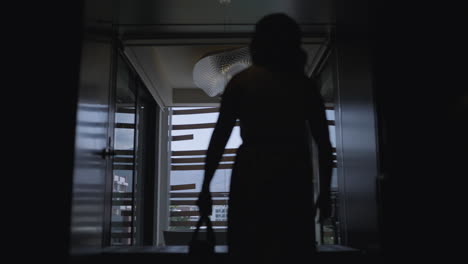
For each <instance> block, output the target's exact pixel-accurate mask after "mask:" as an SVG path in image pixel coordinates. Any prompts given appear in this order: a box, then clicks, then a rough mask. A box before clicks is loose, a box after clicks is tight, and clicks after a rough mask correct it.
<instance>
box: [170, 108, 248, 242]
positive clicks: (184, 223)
mask: <svg viewBox="0 0 468 264" xmlns="http://www.w3.org/2000/svg"><path fill="white" fill-rule="evenodd" d="M218 115H219V112H218V108H212V107H211V108H210V107H191V108H189V107H174V108H172V130H171V131H172V133H171V137H172V142H171V150H172V155H171V175H170V185H171V192H170V222H169V231H190V230H191V229H194V228H195V226H196V223H197V220H198V218H199V213H198V207H197V206H196V205H195V201H196V199H197V198H198V193H199V192H200V190H201V185H202V182H203V175H204V166H205V156H206V150H207V149H208V145H209V141H210V139H211V134H212V133H213V130H214V125H215V123H216V121H217V119H218ZM241 143H242V142H241V138H240V131H239V127H238V126H236V127H234V129H233V131H232V134H231V137H230V139H229V141H228V143H227V145H226V150H225V153H224V155H223V159H222V160H221V163H220V165H219V167H218V170H217V171H216V173H215V176H214V177H213V180H212V183H211V192H212V195H213V212H212V215H211V220H212V221H213V226H214V228H215V229H218V231H222V230H225V229H226V228H227V201H228V194H229V184H230V180H231V178H230V177H231V171H232V166H233V164H234V159H235V151H236V149H237V148H238V147H239V146H240V144H241ZM173 237H175V236H173ZM186 242H187V240H186V239H185V240H183V239H181V240H177V239H175V240H172V239H171V234H170V232H169V233H167V234H166V243H167V244H185V243H186Z"/></svg>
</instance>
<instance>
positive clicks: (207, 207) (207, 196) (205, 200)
mask: <svg viewBox="0 0 468 264" xmlns="http://www.w3.org/2000/svg"><path fill="white" fill-rule="evenodd" d="M197 206H198V209H199V211H200V216H210V215H211V212H212V211H213V201H212V199H211V192H209V191H208V190H202V191H201V192H200V194H199V195H198V200H197Z"/></svg>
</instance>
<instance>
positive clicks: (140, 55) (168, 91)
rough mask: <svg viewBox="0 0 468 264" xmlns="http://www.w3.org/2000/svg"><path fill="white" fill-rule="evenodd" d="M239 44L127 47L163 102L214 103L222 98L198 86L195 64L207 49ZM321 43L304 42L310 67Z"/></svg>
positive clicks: (130, 56)
mask: <svg viewBox="0 0 468 264" xmlns="http://www.w3.org/2000/svg"><path fill="white" fill-rule="evenodd" d="M235 47H241V46H238V45H196V46H133V47H127V48H126V50H125V53H126V54H127V56H128V57H129V59H130V61H131V63H132V64H133V66H134V67H135V68H136V70H137V72H139V75H140V76H141V77H142V79H143V82H145V84H146V86H147V87H148V88H149V90H150V92H151V93H152V94H153V96H155V97H156V99H157V100H158V101H159V103H160V104H161V105H163V106H166V107H171V106H214V105H217V104H218V99H216V98H211V97H208V96H207V95H206V94H204V92H203V91H202V90H201V89H200V88H198V87H196V86H195V84H194V81H193V67H194V66H195V64H196V63H197V62H198V60H199V59H201V58H202V57H203V56H205V55H206V54H207V53H210V52H213V51H217V50H222V49H226V48H235ZM320 47H321V45H319V44H308V45H303V48H304V49H305V50H306V51H307V53H308V63H307V65H308V66H307V67H308V68H310V67H311V65H312V64H313V62H314V61H315V60H314V58H315V56H316V54H317V52H318V51H319V49H320ZM315 59H316V58H315ZM307 67H306V68H307ZM186 97H189V99H188V98H186ZM190 98H191V99H193V100H190Z"/></svg>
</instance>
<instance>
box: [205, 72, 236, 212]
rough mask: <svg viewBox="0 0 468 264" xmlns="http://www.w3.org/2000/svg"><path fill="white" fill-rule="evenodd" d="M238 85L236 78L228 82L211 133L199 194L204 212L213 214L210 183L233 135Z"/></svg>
mask: <svg viewBox="0 0 468 264" xmlns="http://www.w3.org/2000/svg"><path fill="white" fill-rule="evenodd" d="M236 88H237V87H235V85H234V79H233V80H231V82H229V83H228V85H227V86H226V89H225V90H224V93H223V95H222V98H221V107H220V111H219V117H218V121H217V122H216V126H215V129H214V131H213V134H212V135H211V140H210V144H209V146H208V151H207V153H206V159H205V176H204V179H203V184H202V191H201V193H200V196H199V201H198V206H199V207H200V211H201V212H202V213H206V214H208V215H210V214H211V206H212V205H211V195H210V183H211V180H212V179H213V176H214V174H215V172H216V169H217V168H218V164H219V161H220V160H221V158H222V156H223V153H224V148H225V146H226V144H227V142H228V140H229V137H230V136H231V132H232V129H233V127H234V125H235V123H236V120H237V111H236V108H237V107H236V104H237V97H238V96H237V95H236V94H237V91H235V89H236Z"/></svg>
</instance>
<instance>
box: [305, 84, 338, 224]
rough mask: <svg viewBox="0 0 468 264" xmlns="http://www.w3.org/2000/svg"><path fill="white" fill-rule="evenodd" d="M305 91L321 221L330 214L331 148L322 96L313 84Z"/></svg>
mask: <svg viewBox="0 0 468 264" xmlns="http://www.w3.org/2000/svg"><path fill="white" fill-rule="evenodd" d="M307 91H308V93H307V96H306V98H307V102H306V105H308V106H309V107H307V109H308V113H307V117H308V118H307V119H308V121H309V126H310V130H311V133H312V136H313V138H314V140H315V142H316V144H317V148H318V159H319V184H320V186H319V189H320V193H319V199H318V201H317V208H318V209H319V210H320V221H323V220H324V219H325V218H328V217H330V214H331V200H330V187H331V177H332V170H333V150H332V146H331V143H330V134H329V131H328V124H327V117H326V114H325V105H324V102H323V99H322V96H321V95H320V93H319V91H318V88H317V87H316V86H315V84H314V85H313V87H308V90H307Z"/></svg>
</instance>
